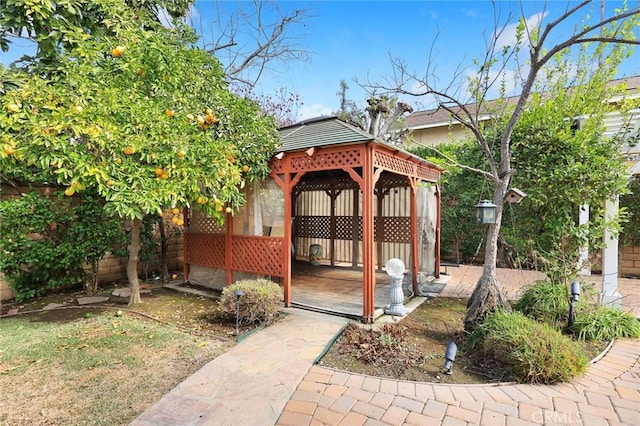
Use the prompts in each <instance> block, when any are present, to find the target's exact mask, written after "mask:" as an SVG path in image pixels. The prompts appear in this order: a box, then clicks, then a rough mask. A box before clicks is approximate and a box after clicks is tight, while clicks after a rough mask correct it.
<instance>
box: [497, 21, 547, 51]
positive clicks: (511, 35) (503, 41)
mask: <svg viewBox="0 0 640 426" xmlns="http://www.w3.org/2000/svg"><path fill="white" fill-rule="evenodd" d="M547 14H548V12H539V13H535V14H533V15H531V16H530V17H528V18H527V19H526V21H525V23H526V28H525V31H524V34H523V35H522V37H523V39H522V40H520V42H521V43H522V44H527V43H529V34H528V32H529V33H531V32H534V31H537V30H538V28H539V27H540V24H541V23H542V20H543V19H544V18H545V17H546V16H547ZM517 30H518V22H516V23H513V24H509V25H505V26H504V27H503V28H501V29H500V30H497V32H496V33H494V35H493V36H494V37H497V40H496V46H497V47H498V48H500V47H504V46H511V47H513V46H515V45H516V43H517V42H518V40H517V37H516V34H517ZM527 30H528V32H527ZM498 33H499V35H498Z"/></svg>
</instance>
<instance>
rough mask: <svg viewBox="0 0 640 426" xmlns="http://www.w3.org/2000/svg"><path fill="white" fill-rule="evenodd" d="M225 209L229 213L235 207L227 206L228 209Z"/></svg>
mask: <svg viewBox="0 0 640 426" xmlns="http://www.w3.org/2000/svg"><path fill="white" fill-rule="evenodd" d="M224 211H226V212H227V213H231V212H232V211H233V209H232V208H231V207H227V208H226V209H224Z"/></svg>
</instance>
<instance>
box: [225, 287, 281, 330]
mask: <svg viewBox="0 0 640 426" xmlns="http://www.w3.org/2000/svg"><path fill="white" fill-rule="evenodd" d="M236 290H240V291H242V293H243V295H242V296H241V297H240V299H239V300H238V297H237V296H236V295H235V292H236ZM282 302H283V294H282V288H281V287H280V286H279V285H278V284H276V283H274V282H273V281H269V280H264V279H258V280H242V281H236V282H235V283H233V284H232V285H230V286H227V287H225V288H224V289H223V290H222V297H221V298H220V309H222V311H223V312H225V313H227V314H229V315H233V316H234V317H235V315H236V309H239V318H240V321H241V322H242V323H244V324H251V323H271V322H273V321H274V320H275V319H276V318H277V317H278V316H279V315H280V314H281V313H282V307H283V303H282ZM238 304H239V305H238Z"/></svg>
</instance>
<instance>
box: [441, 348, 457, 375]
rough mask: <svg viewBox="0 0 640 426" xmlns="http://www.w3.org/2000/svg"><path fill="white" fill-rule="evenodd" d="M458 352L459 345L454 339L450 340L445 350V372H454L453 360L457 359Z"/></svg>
mask: <svg viewBox="0 0 640 426" xmlns="http://www.w3.org/2000/svg"><path fill="white" fill-rule="evenodd" d="M457 352H458V345H456V343H455V342H454V341H451V342H449V344H448V345H447V350H446V351H445V352H444V359H445V362H444V369H443V373H445V374H449V375H451V374H453V371H451V368H452V367H453V361H455V360H456V353H457Z"/></svg>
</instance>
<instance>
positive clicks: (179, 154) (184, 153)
mask: <svg viewBox="0 0 640 426" xmlns="http://www.w3.org/2000/svg"><path fill="white" fill-rule="evenodd" d="M185 155H187V153H186V152H185V150H184V149H181V150H179V151H178V157H180V158H184V156H185Z"/></svg>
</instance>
